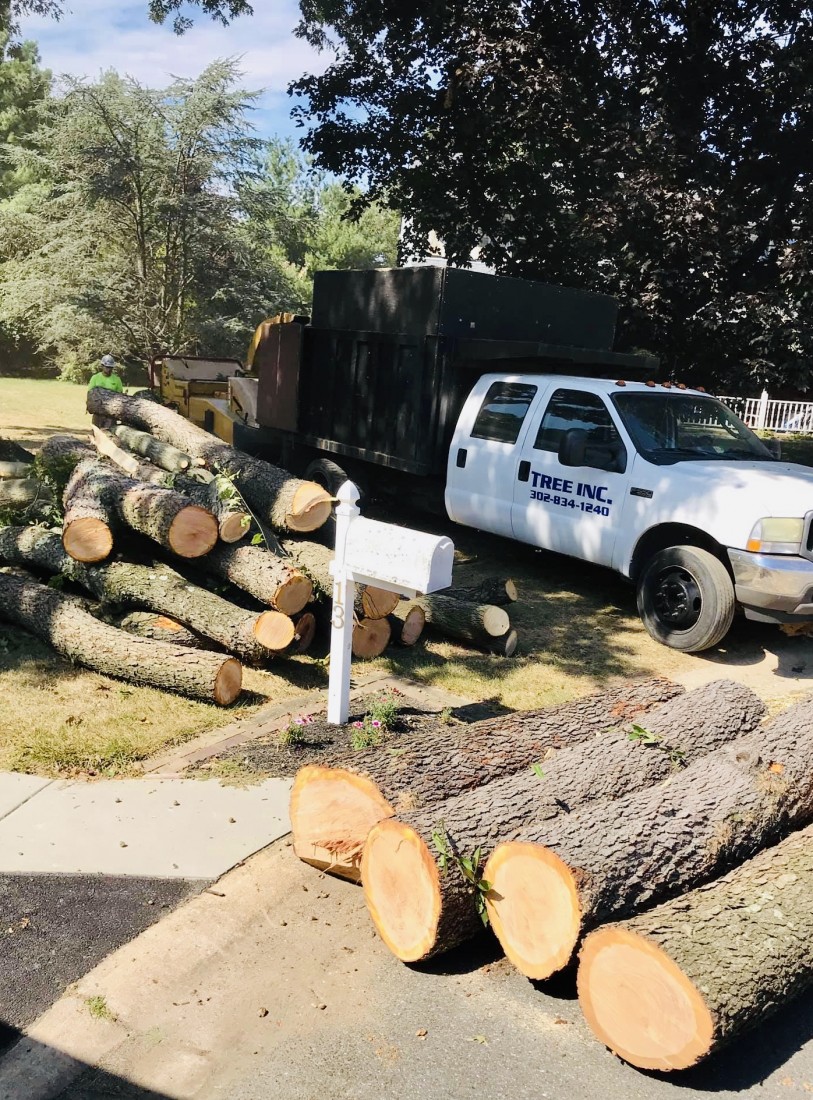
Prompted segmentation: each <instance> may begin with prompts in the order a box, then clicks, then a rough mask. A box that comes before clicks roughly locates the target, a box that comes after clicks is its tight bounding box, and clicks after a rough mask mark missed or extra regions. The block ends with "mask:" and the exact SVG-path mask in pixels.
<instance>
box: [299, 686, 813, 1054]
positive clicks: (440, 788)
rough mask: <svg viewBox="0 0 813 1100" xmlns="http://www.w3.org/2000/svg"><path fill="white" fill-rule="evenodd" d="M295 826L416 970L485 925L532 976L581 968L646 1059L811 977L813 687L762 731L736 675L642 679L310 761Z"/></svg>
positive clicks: (594, 1017) (611, 1024) (714, 1042)
mask: <svg viewBox="0 0 813 1100" xmlns="http://www.w3.org/2000/svg"><path fill="white" fill-rule="evenodd" d="M670 689H671V690H670ZM291 821H292V826H293V836H294V851H295V853H296V854H297V855H298V856H299V857H300V858H301V859H303V860H304V861H306V862H308V863H311V864H313V865H314V866H316V867H319V868H321V869H323V870H326V871H329V872H331V873H334V874H337V875H340V876H342V877H345V878H348V879H351V880H353V881H356V882H358V881H360V882H361V884H362V887H363V890H364V896H365V901H366V903H367V907H368V910H369V912H370V915H371V917H372V920H373V923H374V925H375V927H376V929H377V931H378V933H379V934H380V935H381V937H382V939H383V941H384V942H385V944H386V945H387V946H388V947H389V949H390V950H391V951H392V952H393V954H394V955H395V956H396V957H397V958H399V959H401V960H403V961H404V962H409V963H416V962H421V961H423V960H426V959H429V958H431V957H432V956H434V955H437V954H439V953H441V952H444V951H448V950H449V949H451V948H453V947H457V946H459V945H461V944H464V943H466V942H467V941H469V940H472V939H473V938H474V937H475V936H477V935H479V934H481V933H482V931H483V926H484V925H489V926H490V928H491V930H492V931H493V933H494V934H495V935H496V936H497V939H498V940H499V942H500V944H501V946H502V947H503V948H504V950H505V953H506V955H507V957H508V959H509V960H510V961H511V962H512V963H513V964H514V966H515V967H516V968H517V969H518V970H519V971H520V972H521V973H522V974H524V975H526V976H527V977H529V978H532V979H536V980H543V979H546V978H549V977H551V976H552V975H553V974H555V973H556V972H557V971H561V970H563V969H564V968H567V967H569V966H570V965H571V964H572V963H574V962H575V961H577V960H578V961H579V969H578V995H579V1000H580V1004H581V1005H582V1008H583V1010H584V1014H585V1017H586V1019H587V1022H588V1024H589V1025H590V1027H591V1028H592V1029H593V1031H594V1032H595V1034H596V1035H597V1037H598V1038H599V1039H600V1040H602V1041H603V1042H604V1043H605V1044H606V1045H607V1046H608V1047H610V1048H611V1050H613V1051H614V1052H615V1053H616V1054H618V1055H620V1056H621V1057H622V1058H625V1059H626V1060H627V1061H629V1062H630V1063H632V1064H633V1065H635V1066H638V1067H640V1068H643V1069H656V1070H661V1071H663V1070H676V1069H685V1068H687V1067H688V1066H691V1065H695V1064H696V1063H697V1062H698V1061H700V1060H701V1059H703V1058H705V1057H706V1056H707V1055H708V1054H710V1053H712V1052H713V1051H715V1050H717V1049H719V1047H720V1046H722V1045H724V1044H725V1043H727V1042H728V1041H729V1040H731V1039H732V1038H734V1037H736V1036H738V1035H740V1034H741V1033H742V1032H743V1031H746V1030H747V1029H748V1028H750V1027H754V1026H756V1025H759V1024H761V1022H762V1021H763V1020H764V1019H765V1018H766V1017H767V1016H768V1015H769V1014H770V1013H771V1012H773V1011H775V1010H776V1009H777V1008H779V1007H780V1006H781V1005H782V1004H784V1003H786V1002H787V1001H788V1000H789V999H790V998H791V997H793V996H794V995H796V994H797V993H798V992H800V991H801V990H802V989H804V988H806V987H807V986H809V985H813V948H811V943H812V942H813V940H811V933H813V916H812V915H811V914H813V697H811V698H809V699H806V700H804V701H802V702H800V703H797V704H796V705H794V706H792V707H790V708H788V709H787V710H785V711H783V712H780V713H779V714H778V715H776V716H775V717H773V718H772V719H771V720H770V721H766V720H765V707H764V705H763V704H762V702H761V701H760V700H759V699H758V698H757V696H755V695H754V693H753V692H752V691H751V690H750V689H749V688H747V687H745V686H744V685H742V684H738V683H734V682H732V681H725V680H723V681H716V682H713V683H710V684H707V685H705V686H703V687H699V688H696V689H694V690H693V691H690V692H686V693H682V692H680V691H679V690H678V689H675V688H674V687H673V686H672V685H668V684H665V683H664V682H662V681H655V682H651V681H648V682H643V683H640V684H632V685H629V686H627V687H626V688H623V689H621V690H616V691H611V692H604V693H599V694H597V695H594V696H590V697H588V698H586V699H583V700H580V701H578V702H577V703H571V704H567V705H565V706H563V707H558V708H551V709H548V710H543V711H536V712H529V713H527V714H516V715H509V716H508V717H505V718H499V719H492V720H490V721H488V722H479V723H474V724H473V725H471V726H468V727H464V728H459V729H455V728H454V727H452V728H451V729H450V728H449V727H443V726H442V725H441V724H439V725H438V728H437V729H436V730H434V731H431V732H430V733H429V734H426V733H424V734H423V735H422V737H421V739H420V742H419V743H418V742H417V741H415V742H414V743H413V742H412V741H411V740H410V739H409V738H405V739H403V740H402V743H401V744H400V745H399V746H398V749H397V751H396V752H392V753H387V752H386V751H381V750H379V751H376V750H366V751H365V752H360V753H356V754H354V755H352V756H351V755H350V754H348V758H347V759H346V760H340V761H338V762H336V766H334V767H331V768H316V767H313V766H310V767H306V768H303V769H302V770H301V771H300V772H299V774H298V775H297V777H296V779H295V782H294V787H293V791H292V797H291ZM800 830H801V831H800ZM579 952H580V954H579Z"/></svg>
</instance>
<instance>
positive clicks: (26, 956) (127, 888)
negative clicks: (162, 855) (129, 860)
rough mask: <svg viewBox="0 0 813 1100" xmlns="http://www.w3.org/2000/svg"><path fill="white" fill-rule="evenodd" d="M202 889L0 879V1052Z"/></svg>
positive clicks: (195, 885) (112, 880)
mask: <svg viewBox="0 0 813 1100" xmlns="http://www.w3.org/2000/svg"><path fill="white" fill-rule="evenodd" d="M205 885H206V884H205V883H200V882H187V881H184V880H183V879H152V878H136V877H132V878H131V877H112V876H106V875H105V876H101V875H98V876H97V875H0V1050H2V1049H3V1048H4V1046H8V1045H9V1044H10V1043H11V1042H12V1041H13V1040H14V1039H15V1038H16V1036H17V1031H16V1029H18V1028H23V1027H24V1026H25V1025H26V1024H28V1023H30V1022H31V1021H32V1020H34V1019H35V1018H36V1017H37V1016H39V1014H40V1013H41V1012H43V1011H44V1010H45V1009H46V1008H48V1006H49V1005H50V1004H51V1003H52V1002H53V1001H55V1000H56V998H57V997H59V996H60V995H61V994H62V993H63V991H64V990H65V989H66V987H67V986H68V985H70V983H71V982H74V981H76V979H77V978H79V977H81V976H82V975H83V974H86V973H87V972H88V971H89V970H91V969H92V968H93V967H94V966H96V964H97V963H99V962H100V961H101V960H102V959H103V958H105V956H106V955H108V954H109V953H110V952H111V951H113V950H115V948H117V947H119V946H120V945H121V944H123V943H126V942H127V941H128V940H131V939H133V937H134V936H137V935H138V934H139V932H142V931H143V930H144V929H145V928H148V927H149V926H150V925H151V924H154V923H155V922H156V921H157V920H160V919H161V918H162V917H164V916H166V914H167V913H168V912H169V911H170V910H172V909H174V908H175V907H176V906H177V905H179V904H180V903H181V902H182V901H184V900H185V899H186V898H188V897H190V896H191V895H193V894H196V893H197V892H198V891H199V890H200V889H202V887H203V886H205Z"/></svg>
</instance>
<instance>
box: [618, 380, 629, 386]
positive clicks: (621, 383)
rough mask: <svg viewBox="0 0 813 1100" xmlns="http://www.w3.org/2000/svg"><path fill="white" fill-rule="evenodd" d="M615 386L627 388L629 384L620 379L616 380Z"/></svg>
mask: <svg viewBox="0 0 813 1100" xmlns="http://www.w3.org/2000/svg"><path fill="white" fill-rule="evenodd" d="M615 384H616V386H626V384H627V383H626V382H625V381H624V379H623V378H618V379H616V383H615Z"/></svg>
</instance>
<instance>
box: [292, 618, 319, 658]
mask: <svg viewBox="0 0 813 1100" xmlns="http://www.w3.org/2000/svg"><path fill="white" fill-rule="evenodd" d="M294 631H295V633H294V642H293V646H292V652H293V653H307V652H308V650H309V649H310V647H311V646H312V645H313V639H314V638H315V637H316V616H315V615H313V614H311V612H310V611H306V612H305V614H304V615H300V616H299V618H298V619H297V620H296V622H295V623H294Z"/></svg>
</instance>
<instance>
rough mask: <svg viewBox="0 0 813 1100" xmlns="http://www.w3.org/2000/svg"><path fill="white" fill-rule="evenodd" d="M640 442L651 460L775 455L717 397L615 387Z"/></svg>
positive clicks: (628, 424)
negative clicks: (644, 391) (618, 391)
mask: <svg viewBox="0 0 813 1100" xmlns="http://www.w3.org/2000/svg"><path fill="white" fill-rule="evenodd" d="M613 403H614V404H615V407H616V408H617V409H618V412H619V414H620V416H621V419H622V420H623V421H624V425H625V427H626V429H627V431H628V432H629V433H630V435H631V436H632V439H633V442H634V443H635V446H636V448H637V449H638V451H640V453H641V454H642V455H643V456H644V458H646V459H648V460H649V461H650V462H654V463H656V464H657V465H665V464H667V463H672V462H684V461H692V460H698V459H702V460H708V459H752V460H753V459H756V460H759V461H773V460H774V456H773V455H772V454H771V452H770V451H769V450H768V448H767V447H766V446H765V445H764V444H763V443H762V442H761V440H760V439H759V438H758V437H757V436H756V435H754V433H753V432H752V431H751V429H750V428H747V427H746V426H745V424H743V422H742V421H741V420H740V419H739V418H738V417H736V416H735V415H734V413H733V412H732V411H731V410H730V409H728V408H726V406H725V405H723V404H722V403H721V402H720V401H718V400H717V399H716V398H715V397H698V396H697V395H695V394H689V393H663V392H655V393H642V392H641V391H640V390H639V391H637V392H634V393H614V394H613Z"/></svg>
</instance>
